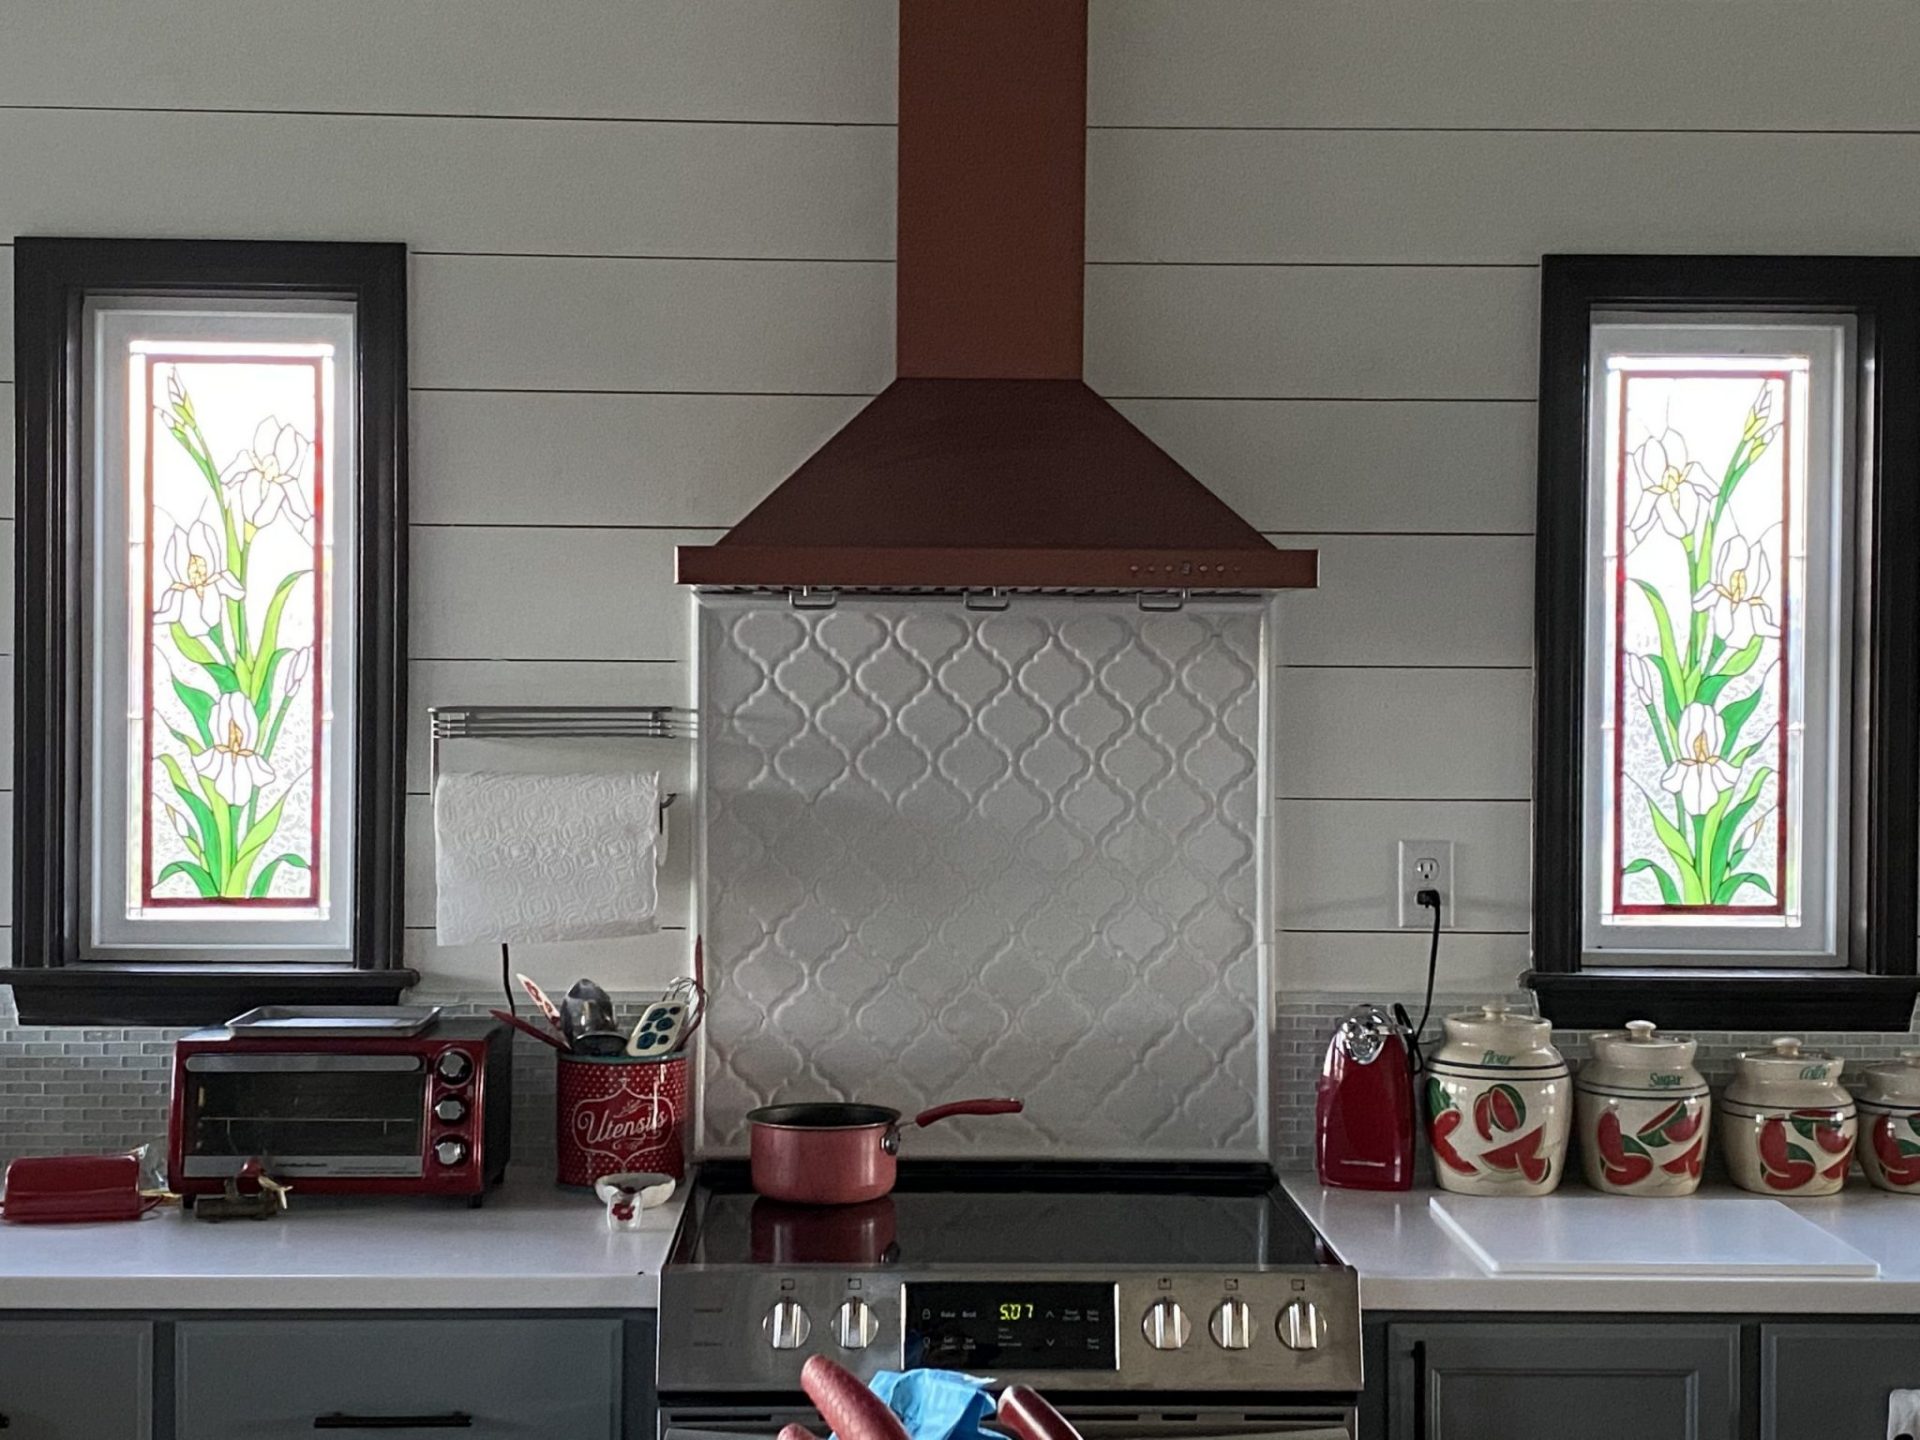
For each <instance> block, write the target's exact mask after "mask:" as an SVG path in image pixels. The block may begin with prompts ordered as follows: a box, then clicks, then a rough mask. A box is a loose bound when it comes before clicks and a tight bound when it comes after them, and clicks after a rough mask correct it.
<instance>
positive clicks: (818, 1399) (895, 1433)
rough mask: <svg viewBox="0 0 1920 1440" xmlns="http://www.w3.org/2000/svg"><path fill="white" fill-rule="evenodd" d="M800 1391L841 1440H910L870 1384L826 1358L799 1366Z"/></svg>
mask: <svg viewBox="0 0 1920 1440" xmlns="http://www.w3.org/2000/svg"><path fill="white" fill-rule="evenodd" d="M800 1388H801V1389H802V1390H804V1391H806V1392H807V1398H808V1399H809V1400H811V1401H812V1402H813V1408H814V1409H816V1410H818V1411H819V1412H820V1418H821V1419H822V1420H824V1421H826V1422H827V1425H828V1427H829V1428H831V1429H832V1431H833V1433H834V1435H835V1436H836V1437H838V1440H907V1427H906V1426H904V1425H902V1424H901V1423H900V1417H899V1416H898V1415H896V1414H894V1413H893V1411H892V1410H891V1409H889V1408H888V1406H887V1402H886V1401H884V1400H882V1399H881V1398H880V1397H879V1396H878V1395H876V1394H874V1393H873V1391H871V1390H869V1389H868V1388H867V1382H866V1381H864V1380H862V1379H861V1378H860V1377H859V1376H858V1375H855V1374H854V1373H853V1372H852V1371H851V1370H848V1369H847V1368H846V1367H844V1366H841V1365H836V1364H834V1362H833V1361H831V1360H829V1359H827V1357H826V1356H824V1355H809V1356H808V1357H807V1363H806V1364H804V1365H802V1366H801V1367H800Z"/></svg>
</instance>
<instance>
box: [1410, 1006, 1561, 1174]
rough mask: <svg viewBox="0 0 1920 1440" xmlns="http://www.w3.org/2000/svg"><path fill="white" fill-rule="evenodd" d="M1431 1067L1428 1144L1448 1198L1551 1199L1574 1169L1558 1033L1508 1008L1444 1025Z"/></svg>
mask: <svg viewBox="0 0 1920 1440" xmlns="http://www.w3.org/2000/svg"><path fill="white" fill-rule="evenodd" d="M1443 1023H1444V1024H1445V1026H1446V1031H1447V1041H1446V1044H1444V1045H1442V1046H1441V1047H1440V1050H1439V1053H1438V1054H1436V1055H1435V1056H1434V1057H1433V1059H1432V1060H1431V1061H1429V1062H1428V1064H1427V1087H1426V1088H1427V1139H1428V1141H1429V1143H1430V1144H1431V1145H1432V1146H1433V1174H1434V1178H1435V1179H1436V1180H1438V1181H1439V1182H1440V1185H1441V1188H1442V1189H1446V1190H1457V1191H1458V1192H1460V1193H1461V1194H1462V1195H1545V1194H1548V1193H1550V1192H1551V1191H1552V1190H1553V1188H1554V1187H1555V1186H1557V1185H1558V1184H1559V1183H1560V1175H1561V1172H1562V1171H1563V1170H1564V1169H1565V1168H1566V1166H1565V1162H1566V1155H1567V1131H1568V1129H1569V1128H1570V1126H1571V1124H1572V1120H1573V1106H1572V1103H1571V1099H1572V1097H1571V1096H1570V1095H1569V1093H1568V1091H1569V1089H1570V1088H1571V1087H1570V1085H1569V1079H1570V1072H1569V1071H1568V1069H1567V1062H1566V1059H1565V1057H1563V1056H1562V1055H1561V1054H1560V1052H1559V1051H1558V1050H1556V1049H1554V1048H1553V1039H1552V1036H1553V1027H1552V1026H1551V1025H1550V1024H1549V1023H1548V1022H1547V1021H1545V1020H1542V1019H1540V1018H1539V1017H1537V1016H1534V1015H1516V1014H1513V1013H1511V1012H1510V1011H1508V1009H1507V1007H1506V1006H1504V1005H1501V1004H1497V1003H1496V1004H1492V1005H1486V1006H1483V1007H1481V1009H1479V1010H1477V1011H1468V1012H1466V1013H1465V1014H1460V1015H1449V1016H1447V1018H1446V1020H1445V1021H1444V1022H1443Z"/></svg>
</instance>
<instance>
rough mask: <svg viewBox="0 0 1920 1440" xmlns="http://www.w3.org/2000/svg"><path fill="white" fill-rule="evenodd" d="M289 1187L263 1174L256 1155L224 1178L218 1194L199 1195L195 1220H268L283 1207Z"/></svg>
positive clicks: (290, 1188)
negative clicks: (221, 1188) (224, 1180)
mask: <svg viewBox="0 0 1920 1440" xmlns="http://www.w3.org/2000/svg"><path fill="white" fill-rule="evenodd" d="M291 1190H292V1187H291V1186H288V1185H282V1184H281V1183H280V1182H279V1181H278V1180H276V1179H274V1178H273V1177H272V1176H271V1175H269V1174H267V1172H266V1167H265V1166H264V1165H262V1164H261V1163H260V1158H259V1157H258V1156H255V1157H253V1158H252V1159H250V1160H248V1161H247V1162H246V1163H245V1164H244V1165H242V1166H241V1167H240V1173H239V1174H238V1175H230V1176H228V1177H227V1179H226V1182H225V1185H224V1187H223V1190H222V1193H220V1194H218V1195H206V1196H202V1197H201V1199H200V1201H199V1202H198V1203H197V1204H196V1205H195V1206H194V1207H193V1215H194V1218H195V1219H196V1220H214V1221H218V1220H271V1219H273V1218H275V1217H276V1216H278V1215H280V1214H281V1213H282V1212H284V1211H285V1210H286V1208H287V1204H288V1201H287V1196H288V1194H289V1193H290V1192H291Z"/></svg>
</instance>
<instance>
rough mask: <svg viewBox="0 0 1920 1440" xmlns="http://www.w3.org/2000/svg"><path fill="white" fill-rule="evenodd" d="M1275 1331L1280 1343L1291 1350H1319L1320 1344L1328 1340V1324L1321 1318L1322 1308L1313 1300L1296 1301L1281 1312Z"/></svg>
mask: <svg viewBox="0 0 1920 1440" xmlns="http://www.w3.org/2000/svg"><path fill="white" fill-rule="evenodd" d="M1274 1329H1275V1330H1277V1331H1278V1332H1279V1334H1280V1343H1281V1344H1282V1345H1284V1346H1286V1347H1287V1348H1288V1349H1289V1350H1318V1349H1319V1348H1320V1342H1321V1341H1322V1340H1324V1339H1326V1338H1327V1322H1326V1321H1325V1320H1324V1319H1323V1318H1322V1317H1321V1314H1320V1307H1319V1306H1317V1305H1315V1304H1314V1303H1313V1302H1312V1301H1311V1300H1296V1301H1294V1302H1293V1303H1292V1304H1291V1305H1289V1306H1287V1308H1286V1309H1284V1310H1282V1311H1281V1312H1280V1319H1279V1322H1278V1323H1277V1324H1276V1325H1275V1326H1274Z"/></svg>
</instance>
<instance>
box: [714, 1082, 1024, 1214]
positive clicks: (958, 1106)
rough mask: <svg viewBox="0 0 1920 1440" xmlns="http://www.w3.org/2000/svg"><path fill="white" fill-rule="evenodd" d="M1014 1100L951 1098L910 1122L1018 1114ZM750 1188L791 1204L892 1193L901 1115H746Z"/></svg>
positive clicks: (848, 1109) (884, 1111) (828, 1107)
mask: <svg viewBox="0 0 1920 1440" xmlns="http://www.w3.org/2000/svg"><path fill="white" fill-rule="evenodd" d="M1025 1108H1026V1106H1025V1105H1024V1104H1023V1103H1022V1102H1021V1101H1019V1100H956V1101H953V1102H952V1103H951V1104H947V1105H936V1106H934V1107H933V1108H932V1109H931V1110H922V1111H921V1112H920V1113H919V1114H918V1115H916V1116H914V1117H913V1123H914V1124H915V1125H916V1126H918V1127H921V1128H923V1129H924V1128H925V1127H926V1126H928V1125H932V1124H934V1123H935V1122H936V1121H939V1120H946V1119H949V1118H950V1117H952V1116H955V1115H1017V1114H1019V1113H1020V1112H1021V1111H1022V1110H1024V1109H1025ZM747 1123H748V1124H749V1125H750V1126H751V1127H752V1130H751V1134H750V1136H749V1140H748V1154H749V1157H750V1163H751V1167H752V1171H753V1188H754V1189H755V1190H757V1191H759V1192H760V1193H761V1194H762V1195H765V1196H766V1197H767V1198H768V1199H770V1200H785V1201H787V1202H789V1203H791V1204H796V1205H854V1204H859V1203H860V1202H862V1201H866V1200H878V1199H879V1198H880V1197H881V1196H882V1195H885V1194H887V1193H888V1192H889V1191H891V1190H892V1189H893V1182H894V1176H895V1173H896V1167H895V1161H894V1157H895V1156H896V1155H898V1154H899V1151H900V1112H899V1111H898V1110H892V1109H889V1108H888V1107H886V1106H884V1105H856V1104H843V1103H838V1102H833V1103H829V1102H816V1103H806V1104H795V1105H765V1106H762V1107H761V1108H760V1109H758V1110H749V1111H748V1112H747Z"/></svg>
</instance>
